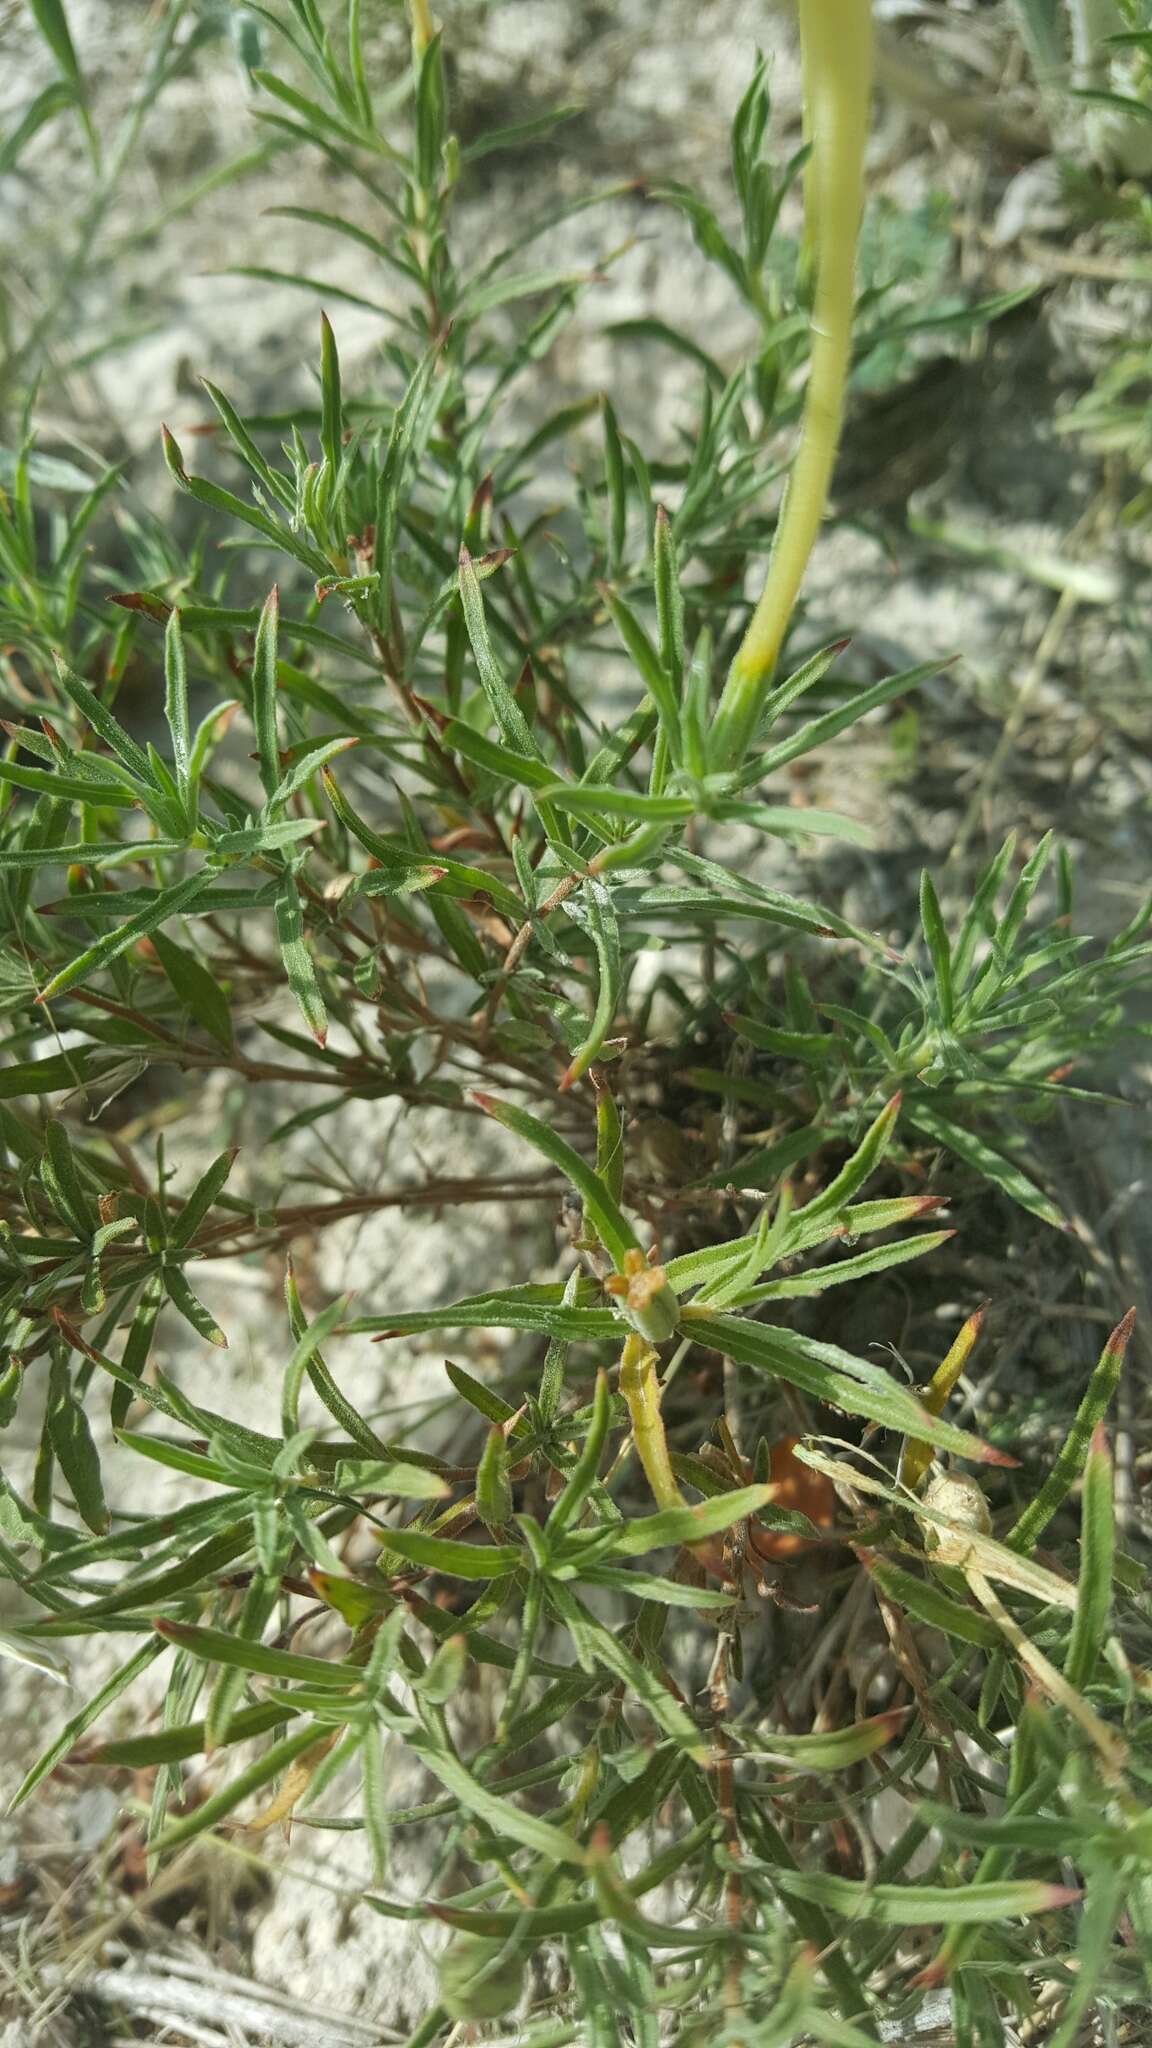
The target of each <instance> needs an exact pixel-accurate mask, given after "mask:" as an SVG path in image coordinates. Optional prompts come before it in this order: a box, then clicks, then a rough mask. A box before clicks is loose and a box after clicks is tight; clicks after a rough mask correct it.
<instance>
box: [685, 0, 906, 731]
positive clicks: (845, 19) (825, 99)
mask: <svg viewBox="0 0 1152 2048" xmlns="http://www.w3.org/2000/svg"><path fill="white" fill-rule="evenodd" d="M799 15H800V39H801V48H802V51H803V59H804V101H805V130H806V133H807V136H808V139H809V141H810V143H811V146H812V154H811V156H810V158H809V162H808V171H807V181H806V186H805V202H806V211H807V215H808V239H809V241H810V243H811V244H812V245H813V246H814V248H815V254H816V289H815V301H814V305H813V314H812V360H811V365H810V369H809V375H808V390H807V395H806V398H805V403H804V417H803V421H802V424H801V428H800V445H799V447H798V449H797V451H796V459H795V461H794V463H793V465H792V474H791V478H790V480H789V483H788V488H787V491H786V493H785V497H784V504H783V506H782V508H781V512H780V520H779V524H778V526H777V529H776V539H775V542H774V544H773V548H772V556H771V560H770V562H769V564H768V575H767V578H766V580H765V584H764V589H763V592H762V594H761V597H760V602H759V604H758V605H757V607H756V610H755V613H754V614H753V617H752V622H751V624H750V626H749V628H748V631H747V633H746V635H745V637H744V640H743V642H742V644H741V647H740V651H739V653H738V654H737V656H736V659H735V661H734V662H733V664H732V667H731V670H730V671H729V674H728V679H727V681H726V683H725V685H724V693H723V695H722V697H721V699H720V705H719V709H718V711H717V716H716V724H715V727H714V730H713V753H712V758H713V765H714V766H715V767H716V768H733V767H735V766H737V764H738V763H739V761H740V759H741V757H742V755H743V753H744V750H745V748H746V747H747V745H748V742H749V740H750V739H751V737H752V734H753V732H754V731H755V728H756V724H757V721H758V719H759V717H760V712H761V709H762V707H763V704H764V701H765V698H766V696H767V693H768V689H769V686H770V684H771V681H772V674H773V670H774V669H775V666H776V661H777V657H778V655H779V653H780V648H781V645H782V643H783V640H784V635H785V633H786V632H787V630H788V622H789V619H790V618H791V616H792V609H793V606H794V605H795V602H796V598H797V595H798V593H799V590H800V585H801V582H802V580H803V576H804V571H805V569H806V568H807V566H808V557H809V556H810V554H811V552H812V547H813V543H814V542H815V539H816V535H817V533H818V532H819V530H820V521H821V519H822V518H823V516H824V507H825V505H826V503H827V499H828V489H829V485H830V484H831V481H832V469H833V464H834V463H835V460H836V448H837V444H838V442H839V439H840V425H841V421H842V419H843V415H844V393H845V388H846V386H847V382H848V369H849V365H850V362H851V356H852V317H853V312H854V309H855V300H856V244H857V240H858V238H859V233H860V216H861V213H862V212H863V207H864V150H865V145H866V143H867V139H868V116H869V106H870V101H871V89H872V0H799Z"/></svg>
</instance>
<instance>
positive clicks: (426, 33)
mask: <svg viewBox="0 0 1152 2048" xmlns="http://www.w3.org/2000/svg"><path fill="white" fill-rule="evenodd" d="M408 12H409V16H410V18H411V22H412V47H413V49H414V50H415V52H416V55H417V56H418V57H420V56H422V55H423V53H424V51H425V50H426V49H427V48H428V45H429V43H430V42H431V41H432V38H433V36H434V35H435V33H436V30H435V27H434V25H433V21H432V10H431V8H430V7H429V5H428V0H408Z"/></svg>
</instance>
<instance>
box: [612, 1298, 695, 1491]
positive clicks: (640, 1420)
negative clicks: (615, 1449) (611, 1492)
mask: <svg viewBox="0 0 1152 2048" xmlns="http://www.w3.org/2000/svg"><path fill="white" fill-rule="evenodd" d="M658 1364H659V1359H658V1358H657V1356H656V1353H655V1351H653V1349H652V1346H651V1345H650V1344H649V1343H648V1342H647V1341H646V1340H645V1339H644V1338H643V1337H641V1336H640V1335H639V1333H638V1332H636V1331H633V1333H632V1335H631V1336H629V1337H626V1338H625V1339H624V1351H623V1355H622V1357H621V1360H620V1392H621V1393H622V1394H623V1396H624V1399H625V1401H626V1403H627V1405H628V1418H629V1421H630V1422H631V1424H632V1436H633V1440H634V1442H635V1445H636V1454H637V1456H638V1458H639V1460H640V1463H641V1465H642V1466H643V1467H644V1476H645V1478H646V1479H647V1481H648V1484H649V1486H650V1487H651V1489H652V1498H653V1500H654V1501H655V1502H656V1505H657V1507H658V1508H682V1507H684V1506H686V1502H685V1499H684V1496H683V1494H682V1493H681V1491H680V1488H679V1486H678V1485H677V1483H676V1475H675V1473H674V1472H673V1470H672V1460H671V1458H670V1457H669V1455H668V1439H667V1437H666V1436H665V1434H664V1422H663V1418H662V1416H661V1414H660V1382H659V1380H658V1379H657V1377H656V1367H657V1365H658Z"/></svg>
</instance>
